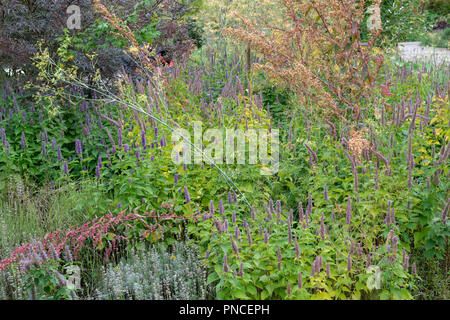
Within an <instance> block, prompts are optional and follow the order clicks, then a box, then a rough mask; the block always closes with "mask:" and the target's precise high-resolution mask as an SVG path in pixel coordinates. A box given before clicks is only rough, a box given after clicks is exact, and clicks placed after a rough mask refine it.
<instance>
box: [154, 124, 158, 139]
mask: <svg viewBox="0 0 450 320" xmlns="http://www.w3.org/2000/svg"><path fill="white" fill-rule="evenodd" d="M155 138H158V127H155Z"/></svg>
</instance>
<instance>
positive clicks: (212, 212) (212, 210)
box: [209, 200, 214, 215]
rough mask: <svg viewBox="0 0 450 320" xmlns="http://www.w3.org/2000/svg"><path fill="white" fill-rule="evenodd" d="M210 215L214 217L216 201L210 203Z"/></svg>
mask: <svg viewBox="0 0 450 320" xmlns="http://www.w3.org/2000/svg"><path fill="white" fill-rule="evenodd" d="M209 213H210V214H212V215H214V201H213V200H211V202H210V203H209Z"/></svg>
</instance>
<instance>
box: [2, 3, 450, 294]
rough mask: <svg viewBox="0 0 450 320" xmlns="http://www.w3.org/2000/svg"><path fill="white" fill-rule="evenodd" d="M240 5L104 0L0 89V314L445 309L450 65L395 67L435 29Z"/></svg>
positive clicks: (38, 47) (308, 7)
mask: <svg viewBox="0 0 450 320" xmlns="http://www.w3.org/2000/svg"><path fill="white" fill-rule="evenodd" d="M228 2H229V3H225V2H223V1H220V2H218V1H211V2H210V3H202V2H199V1H186V2H184V1H159V0H158V1H143V2H136V3H135V6H134V7H133V8H131V7H127V6H125V7H120V6H118V7H114V6H112V5H111V4H110V3H109V2H106V1H99V0H95V1H93V4H92V6H90V7H89V10H90V11H89V12H90V13H92V15H94V16H95V17H97V18H98V19H99V20H95V21H94V22H92V23H93V24H91V25H90V26H89V27H88V28H87V29H83V30H82V31H71V30H68V29H65V30H64V26H63V27H61V30H60V29H58V30H59V31H61V32H60V33H58V37H54V38H53V37H52V40H51V43H50V42H49V41H40V40H42V39H35V37H31V38H27V41H28V42H29V43H30V45H31V43H32V49H33V50H31V51H32V52H31V51H30V57H27V58H24V59H25V62H24V64H22V67H23V70H24V71H25V72H24V73H21V72H20V70H19V69H20V66H14V68H13V69H14V72H5V74H3V77H2V82H1V86H0V139H1V145H0V299H7V300H10V299H55V300H62V299H89V300H90V299H113V300H114V299H117V300H121V299H125V300H126V299H169V300H172V299H224V300H227V299H244V300H245V299H253V300H255V299H261V300H265V299H272V300H275V299H276V300H278V299H289V300H299V299H301V300H303V299H307V300H309V299H316V300H317V299H330V300H331V299H335V300H338V299H339V300H341V299H342V300H348V299H364V300H384V299H417V300H420V299H448V298H449V293H448V284H449V272H450V271H449V265H450V251H449V246H448V237H449V234H450V230H449V222H448V212H449V208H450V194H449V190H450V188H449V187H450V183H449V179H448V178H449V166H448V158H449V155H450V139H449V137H450V129H449V128H450V126H449V122H450V114H449V110H450V108H449V107H450V105H449V99H450V98H449V94H450V83H449V81H448V79H449V78H450V66H449V65H445V64H442V65H433V64H430V63H425V62H424V63H421V62H417V63H406V62H404V61H402V60H401V59H400V58H399V57H397V56H396V55H395V54H393V53H392V50H391V48H392V47H391V46H392V45H393V44H395V43H396V42H397V41H403V40H404V38H405V37H410V36H417V37H420V36H421V33H422V29H421V27H420V28H419V27H417V30H416V29H414V28H410V27H408V26H409V25H414V24H417V23H418V21H422V20H425V19H426V16H425V14H423V15H422V13H421V12H419V11H417V12H415V13H414V15H413V18H411V20H408V21H409V22H408V23H409V24H406V23H405V24H403V25H402V26H399V25H397V24H396V23H394V22H393V21H397V20H398V17H399V16H402V15H406V16H408V15H409V13H411V12H412V11H411V10H413V9H414V3H415V1H408V5H407V6H404V7H401V9H399V7H398V6H399V3H397V2H396V1H367V2H365V1H353V0H346V1H301V0H295V1H294V0H285V1H276V0H270V1H262V2H261V4H260V6H258V5H257V3H256V2H249V1H244V0H232V1H228ZM325 2H326V3H327V5H324V3H325ZM186 6H187V7H186ZM266 8H271V9H273V10H272V11H271V13H270V15H267V16H265V17H264V14H263V13H264V12H265V9H266ZM44 9H45V8H44ZM93 10H94V11H93ZM231 10H233V11H235V12H231ZM390 10H391V11H392V10H393V11H392V13H391V11H390ZM414 10H416V9H414ZM2 12H3V13H4V14H7V13H6V11H5V12H4V11H2ZM130 12H131V13H130ZM152 13H155V15H151V14H152ZM156 13H157V14H156ZM149 15H151V16H152V19H153V20H152V19H150V21H152V23H151V24H147V22H148V20H145V19H144V18H146V19H147V18H149ZM127 17H129V18H128V19H127ZM170 17H172V18H170ZM174 17H176V18H174ZM262 17H264V19H263V18H262ZM9 18H11V19H13V20H14V19H16V20H17V19H19V18H18V17H17V16H16V15H15V14H14V13H13V14H12V16H11V17H9ZM388 18H389V19H388ZM142 19H144V20H142ZM171 19H172V20H171ZM368 19H371V21H372V23H369V25H368V27H366V25H367V20H368ZM194 21H195V23H194ZM194 24H195V25H194ZM200 27H201V28H203V31H202V32H200V31H199V29H198V28H200ZM419 29H420V30H419ZM79 32H82V33H83V32H84V33H83V34H85V35H86V37H85V36H84V35H83V34H81V33H79ZM103 34H107V35H108V37H107V38H106V39H107V41H106V42H101V43H98V42H96V41H95V39H94V38H95V37H99V36H100V35H103ZM14 35H15V36H14V37H13V36H12V34H9V35H8V37H9V38H8V39H10V40H11V41H19V40H18V39H21V34H20V32H19V30H17V33H14ZM200 35H203V37H201V36H200ZM80 39H85V40H86V39H87V40H86V41H87V42H83V41H81V40H80ZM32 40H35V41H32ZM287 40H289V41H287ZM0 43H2V42H1V39H0ZM150 44H151V45H152V46H149V45H150ZM113 47H114V48H115V49H114V50H119V51H120V52H121V54H123V56H124V59H123V60H122V62H123V65H121V67H120V68H119V69H117V70H114V74H115V75H114V77H113V79H111V78H110V77H109V75H108V74H105V70H104V69H103V70H102V63H104V62H101V61H99V60H96V56H97V52H98V53H102V52H105V50H106V52H108V50H109V48H113ZM163 49H166V52H165V53H164V52H163ZM1 50H2V51H1V52H2V54H3V55H8V54H11V52H10V51H6V50H4V49H1ZM80 50H82V51H83V56H84V57H85V58H86V59H87V60H86V61H89V62H88V64H89V66H90V67H89V68H91V69H89V70H88V69H86V68H85V66H84V65H82V64H80V62H79V61H78V60H77V59H76V58H75V56H78V55H79V52H80ZM109 53H111V52H109ZM25 65H26V68H25ZM130 66H132V68H131V69H130ZM4 67H5V68H6V67H9V68H10V69H11V65H7V66H6V65H5V66H4ZM9 71H11V70H9ZM198 126H200V127H201V128H202V130H203V131H202V135H201V136H200V137H198V136H197V133H198V131H197V130H198ZM177 129H184V130H185V131H183V134H182V136H181V137H180V135H177ZM207 129H215V131H214V133H213V134H212V135H208V134H206V133H205V132H207ZM275 129H278V130H279V131H278V134H277V135H276V137H278V139H277V141H276V143H271V142H270V140H269V142H268V141H267V140H265V137H266V136H263V137H264V138H261V136H259V138H258V139H256V140H252V137H253V133H255V132H258V134H261V132H264V133H266V132H269V133H270V132H274V131H275ZM230 130H234V131H233V132H244V133H245V134H244V135H243V140H242V141H244V145H245V146H244V148H242V149H237V150H235V153H233V154H232V161H230V162H227V161H222V160H224V159H223V158H221V154H220V150H221V149H220V148H218V147H217V145H218V144H217V142H218V141H219V142H220V144H222V145H223V146H225V147H226V148H227V147H229V146H230V145H233V146H235V145H236V146H237V147H238V146H239V137H237V138H236V141H235V137H233V136H230V133H229V132H230ZM189 137H192V138H193V139H192V140H190V139H189ZM196 139H197V140H196ZM251 141H256V143H255V144H252V143H251ZM247 144H248V145H247ZM268 145H269V147H268V150H267V152H266V153H267V159H264V158H263V156H262V155H263V153H262V152H263V150H265V149H264V148H266V147H267V146H268ZM226 148H225V149H226ZM255 150H258V152H257V154H258V157H256V158H255V159H256V160H257V161H253V162H251V160H250V159H252V157H253V155H254V154H255ZM190 156H192V159H196V157H201V160H202V161H199V162H183V161H182V160H185V159H187V158H188V157H190ZM235 157H236V159H235ZM240 157H241V158H244V159H245V161H244V163H238V162H237V159H239V158H240ZM276 157H278V158H279V160H278V161H277V162H273V160H274V159H275V158H276ZM225 160H226V159H225ZM235 160H236V161H235ZM266 160H267V161H266ZM271 161H272V162H271Z"/></svg>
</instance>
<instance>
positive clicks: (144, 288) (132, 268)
mask: <svg viewBox="0 0 450 320" xmlns="http://www.w3.org/2000/svg"><path fill="white" fill-rule="evenodd" d="M198 254H199V253H198V250H197V249H195V247H194V246H192V245H187V244H185V243H183V242H175V243H174V244H173V245H172V248H171V249H170V248H165V247H164V246H163V245H162V244H159V245H155V246H153V247H151V248H150V249H144V248H142V249H141V250H139V249H138V250H136V249H133V250H132V251H131V252H129V254H128V256H127V258H126V259H122V260H120V261H119V263H118V264H117V265H116V264H109V265H107V266H106V267H105V270H104V273H103V279H102V280H101V281H100V283H99V284H98V287H97V289H96V292H95V296H94V297H93V298H94V299H108V300H110V299H113V300H129V299H136V300H198V299H202V300H206V299H211V298H213V297H214V296H213V293H212V290H211V289H212V288H211V287H210V286H209V285H208V284H207V283H206V278H207V271H206V269H205V267H204V266H203V265H202V263H201V261H200V259H199V256H198Z"/></svg>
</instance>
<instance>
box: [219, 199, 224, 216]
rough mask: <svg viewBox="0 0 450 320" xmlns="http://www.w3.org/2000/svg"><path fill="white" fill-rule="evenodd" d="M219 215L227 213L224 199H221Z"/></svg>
mask: <svg viewBox="0 0 450 320" xmlns="http://www.w3.org/2000/svg"><path fill="white" fill-rule="evenodd" d="M219 213H220V214H222V215H223V214H224V213H225V208H224V207H223V201H222V199H220V201H219Z"/></svg>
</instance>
